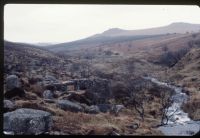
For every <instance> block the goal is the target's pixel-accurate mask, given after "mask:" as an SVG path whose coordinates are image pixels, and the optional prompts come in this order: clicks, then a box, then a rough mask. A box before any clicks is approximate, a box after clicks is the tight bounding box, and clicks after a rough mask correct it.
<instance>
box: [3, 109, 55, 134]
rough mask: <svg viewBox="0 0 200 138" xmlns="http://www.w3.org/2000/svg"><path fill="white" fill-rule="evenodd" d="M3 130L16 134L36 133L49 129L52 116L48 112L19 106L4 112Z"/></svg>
mask: <svg viewBox="0 0 200 138" xmlns="http://www.w3.org/2000/svg"><path fill="white" fill-rule="evenodd" d="M3 116H4V124H3V129H4V131H8V132H14V134H17V135H22V134H25V135H31V134H34V135H38V134H43V133H45V132H47V131H49V130H50V128H51V126H52V118H51V114H50V113H49V112H45V111H42V110H35V109H27V108H21V109H17V110H15V111H13V112H7V113H4V115H3Z"/></svg>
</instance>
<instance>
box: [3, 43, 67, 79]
mask: <svg viewBox="0 0 200 138" xmlns="http://www.w3.org/2000/svg"><path fill="white" fill-rule="evenodd" d="M4 57H5V58H4V73H6V74H8V75H9V74H13V73H16V72H17V73H22V74H21V75H22V76H23V77H27V76H29V77H32V76H35V75H42V76H44V75H46V74H54V75H56V76H57V77H59V76H60V73H56V72H58V71H60V70H61V69H63V68H64V63H70V61H69V60H66V59H64V58H63V57H62V56H58V55H55V54H54V53H52V52H49V51H47V50H45V49H43V48H41V47H38V46H35V45H30V44H24V43H13V42H8V41H5V42H4ZM60 72H62V71H60Z"/></svg>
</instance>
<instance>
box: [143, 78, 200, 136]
mask: <svg viewBox="0 0 200 138" xmlns="http://www.w3.org/2000/svg"><path fill="white" fill-rule="evenodd" d="M143 78H144V79H146V80H150V81H151V82H153V83H156V84H158V85H162V86H165V87H168V88H171V89H173V90H174V94H173V95H172V97H171V98H172V101H173V103H172V105H171V106H170V107H169V108H168V113H167V115H168V116H171V115H172V116H171V117H170V119H169V121H168V123H167V125H164V126H160V127H158V129H159V130H160V131H162V132H163V134H164V135H169V136H172V135H178V136H181V135H182V136H192V135H194V134H196V133H197V132H198V131H199V130H200V121H194V120H191V119H190V118H189V116H188V114H187V113H185V112H184V111H183V110H182V109H181V105H182V104H183V103H184V102H186V101H187V99H188V96H187V95H186V94H185V93H183V89H182V88H181V87H177V86H174V85H170V84H168V83H164V82H160V81H158V80H157V79H155V78H152V77H143ZM175 111H176V112H175ZM174 112H175V113H174ZM173 113H174V114H173Z"/></svg>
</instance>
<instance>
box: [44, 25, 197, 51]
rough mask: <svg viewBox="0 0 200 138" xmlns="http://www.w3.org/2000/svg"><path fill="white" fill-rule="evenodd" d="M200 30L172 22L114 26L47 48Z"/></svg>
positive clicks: (88, 44)
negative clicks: (136, 27)
mask: <svg viewBox="0 0 200 138" xmlns="http://www.w3.org/2000/svg"><path fill="white" fill-rule="evenodd" d="M199 31H200V24H189V23H181V22H179V23H172V24H170V25H168V26H163V27H156V28H149V29H142V30H123V29H119V28H112V29H109V30H107V31H104V32H103V33H101V34H96V35H93V36H90V37H87V38H85V39H81V40H77V41H72V42H67V43H61V44H55V45H50V46H47V47H45V48H47V49H49V50H51V51H54V52H62V51H65V50H77V49H80V48H84V47H87V48H88V47H91V46H92V47H93V46H99V45H105V44H113V43H119V42H125V41H134V40H141V39H146V38H159V37H161V36H165V35H169V34H187V33H194V32H199Z"/></svg>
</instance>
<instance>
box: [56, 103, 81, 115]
mask: <svg viewBox="0 0 200 138" xmlns="http://www.w3.org/2000/svg"><path fill="white" fill-rule="evenodd" d="M57 106H58V107H59V108H61V109H63V110H67V111H71V112H83V108H82V107H81V106H80V105H79V104H77V103H74V102H71V101H69V100H58V101H57Z"/></svg>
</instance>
